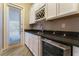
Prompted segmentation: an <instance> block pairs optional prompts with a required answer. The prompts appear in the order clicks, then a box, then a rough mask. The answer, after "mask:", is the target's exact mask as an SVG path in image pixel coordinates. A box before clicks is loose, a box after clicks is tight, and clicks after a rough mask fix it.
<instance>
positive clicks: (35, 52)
mask: <svg viewBox="0 0 79 59" xmlns="http://www.w3.org/2000/svg"><path fill="white" fill-rule="evenodd" d="M38 41H39V38H38V36H37V35H34V46H33V49H34V55H35V56H38V55H39V48H38V47H39V45H38V44H39V42H38Z"/></svg>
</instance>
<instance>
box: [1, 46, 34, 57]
mask: <svg viewBox="0 0 79 59" xmlns="http://www.w3.org/2000/svg"><path fill="white" fill-rule="evenodd" d="M0 55H1V56H33V55H32V53H31V52H30V51H29V49H28V48H27V47H26V46H21V47H15V48H10V49H7V50H5V51H3V52H2V53H1V54H0Z"/></svg>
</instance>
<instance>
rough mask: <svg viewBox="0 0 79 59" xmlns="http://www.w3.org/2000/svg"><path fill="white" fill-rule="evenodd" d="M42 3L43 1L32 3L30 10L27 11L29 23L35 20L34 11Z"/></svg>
mask: <svg viewBox="0 0 79 59" xmlns="http://www.w3.org/2000/svg"><path fill="white" fill-rule="evenodd" d="M43 5H44V3H35V4H33V5H32V7H31V9H30V12H29V18H30V20H29V24H34V23H35V21H36V15H35V13H36V11H38V10H39V9H40V8H41V7H42V6H43Z"/></svg>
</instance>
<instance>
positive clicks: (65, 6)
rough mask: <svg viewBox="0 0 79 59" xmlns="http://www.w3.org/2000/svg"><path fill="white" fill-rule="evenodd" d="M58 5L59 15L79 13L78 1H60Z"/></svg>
mask: <svg viewBox="0 0 79 59" xmlns="http://www.w3.org/2000/svg"><path fill="white" fill-rule="evenodd" d="M57 6H58V8H57V10H58V13H57V16H59V17H63V16H68V15H72V14H76V13H78V4H77V3H59V4H58V5H57Z"/></svg>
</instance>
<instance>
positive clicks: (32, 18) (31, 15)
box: [29, 6, 35, 24]
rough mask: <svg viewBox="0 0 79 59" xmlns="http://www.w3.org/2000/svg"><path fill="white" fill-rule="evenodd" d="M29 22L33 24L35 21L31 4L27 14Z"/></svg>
mask: <svg viewBox="0 0 79 59" xmlns="http://www.w3.org/2000/svg"><path fill="white" fill-rule="evenodd" d="M29 17H30V18H29V19H30V21H29V24H34V23H35V8H34V7H33V6H32V7H31V9H30V14H29Z"/></svg>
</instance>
